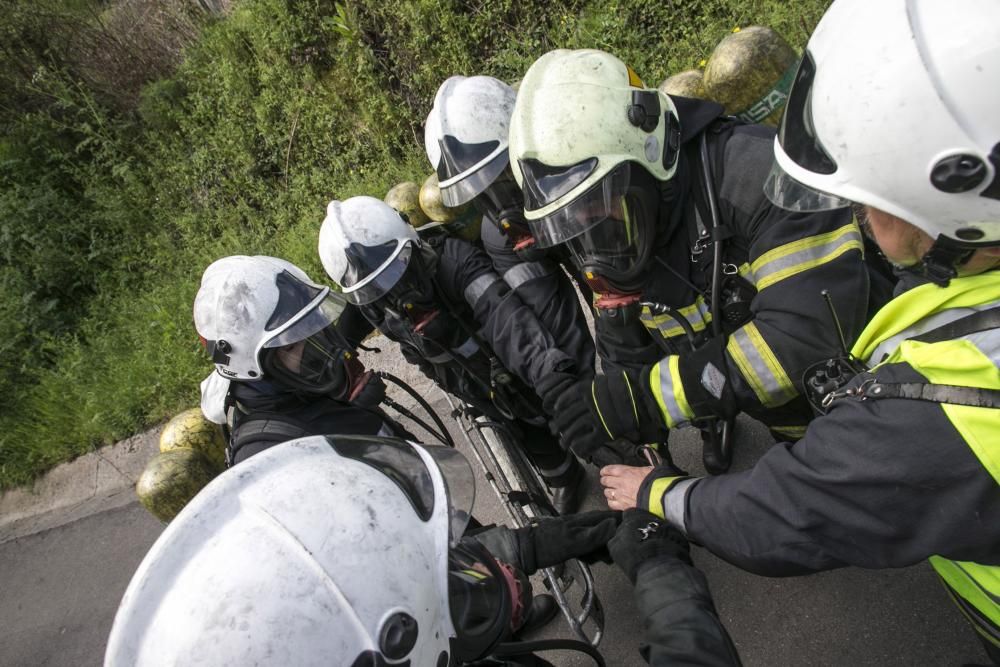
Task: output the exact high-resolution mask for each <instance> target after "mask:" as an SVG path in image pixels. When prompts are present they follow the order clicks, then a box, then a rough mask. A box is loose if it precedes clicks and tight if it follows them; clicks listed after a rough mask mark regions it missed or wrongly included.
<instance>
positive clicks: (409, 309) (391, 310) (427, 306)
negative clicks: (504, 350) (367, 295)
mask: <svg viewBox="0 0 1000 667" xmlns="http://www.w3.org/2000/svg"><path fill="white" fill-rule="evenodd" d="M404 253H405V255H406V258H405V261H406V264H405V266H404V267H402V269H401V270H399V271H396V270H393V274H394V275H395V276H396V279H395V282H394V283H393V284H391V285H389V284H388V281H382V282H383V285H384V286H385V287H386V291H385V292H384V294H382V295H381V296H380V297H379V298H378V299H376V300H375V301H374V302H373V303H372V304H371V306H372V307H374V308H375V309H376V310H378V311H380V314H381V315H382V316H383V317H385V318H390V319H393V320H396V321H398V322H402V323H404V324H405V325H406V326H407V327H408V328H409V329H410V330H411V331H412V332H413V333H415V334H417V335H418V336H420V337H422V338H426V339H428V340H431V341H434V342H435V343H437V344H438V345H440V346H442V347H444V348H445V349H448V350H450V349H451V348H453V347H456V346H457V345H459V344H460V343H461V341H462V340H464V337H465V336H464V335H463V330H462V328H461V326H459V324H458V322H456V321H455V318H454V317H453V316H452V314H451V313H450V312H449V311H448V309H447V308H443V307H442V304H441V302H440V300H439V299H438V296H437V291H436V289H435V286H434V271H435V268H436V264H437V255H436V254H435V252H434V251H433V250H432V249H431V248H429V247H427V246H416V245H414V244H412V243H409V244H408V246H407V248H405V249H404ZM404 253H400V256H402V255H403V254H404Z"/></svg>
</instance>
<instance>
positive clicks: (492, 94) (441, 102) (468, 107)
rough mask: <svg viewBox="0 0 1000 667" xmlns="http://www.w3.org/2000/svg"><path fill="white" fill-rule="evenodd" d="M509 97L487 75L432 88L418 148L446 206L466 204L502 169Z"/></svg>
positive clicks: (506, 88) (510, 105)
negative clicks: (431, 102) (434, 91)
mask: <svg viewBox="0 0 1000 667" xmlns="http://www.w3.org/2000/svg"><path fill="white" fill-rule="evenodd" d="M514 97H515V93H514V89H513V88H511V87H510V86H508V85H507V84H506V83H504V82H503V81H500V80H499V79H494V78H493V77H489V76H470V77H464V76H453V77H451V78H450V79H448V80H447V81H445V82H444V83H442V84H441V87H440V88H438V91H437V95H436V96H435V97H434V107H433V108H432V109H431V112H430V113H429V114H428V115H427V121H426V123H425V124H424V147H425V148H426V149H427V159H428V160H430V161H431V166H432V167H434V169H435V170H437V175H438V181H439V185H440V187H441V198H442V199H443V200H444V203H445V205H446V206H451V207H455V206H460V205H462V204H464V203H466V202H468V201H471V200H472V199H473V198H474V197H475V196H476V195H478V194H480V193H481V192H483V191H484V190H485V189H486V188H487V186H489V185H490V184H491V183H493V181H494V180H496V178H497V177H498V176H499V175H500V174H501V173H502V172H503V170H504V169H505V168H506V167H507V164H508V163H509V159H508V156H507V134H508V128H509V126H510V114H511V111H513V109H514Z"/></svg>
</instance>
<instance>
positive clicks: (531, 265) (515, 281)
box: [503, 262, 554, 290]
mask: <svg viewBox="0 0 1000 667" xmlns="http://www.w3.org/2000/svg"><path fill="white" fill-rule="evenodd" d="M553 268H554V267H553V265H552V264H550V263H549V262H524V263H522V264H515V265H514V266H512V267H510V268H509V269H507V270H506V271H505V272H504V274H503V281H504V282H505V283H507V285H509V286H510V288H511V289H513V290H516V289H517V288H518V287H520V286H521V285H523V284H524V283H526V282H528V281H529V280H535V279H536V278H544V277H545V276H547V275H549V274H550V273H552V269H553Z"/></svg>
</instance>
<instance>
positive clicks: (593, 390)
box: [590, 382, 615, 440]
mask: <svg viewBox="0 0 1000 667" xmlns="http://www.w3.org/2000/svg"><path fill="white" fill-rule="evenodd" d="M590 400H591V401H592V402H593V404H594V407H595V408H597V416H598V417H600V418H601V426H603V427H604V432H605V433H607V434H608V437H609V438H610V439H612V440H614V439H615V436H614V434H613V433H612V432H611V429H609V428H608V423H607V422H606V421H604V415H603V414H602V413H601V404H600V403H598V402H597V387H596V386H595V385H594V383H593V382H591V383H590Z"/></svg>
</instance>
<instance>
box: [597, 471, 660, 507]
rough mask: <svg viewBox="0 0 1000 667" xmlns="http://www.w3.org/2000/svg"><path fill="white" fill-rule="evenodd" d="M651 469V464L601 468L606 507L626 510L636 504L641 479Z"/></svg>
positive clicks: (644, 477)
mask: <svg viewBox="0 0 1000 667" xmlns="http://www.w3.org/2000/svg"><path fill="white" fill-rule="evenodd" d="M652 471H653V466H623V465H610V466H604V467H603V468H601V486H603V487H604V497H605V498H607V500H608V507H609V508H611V509H613V510H627V509H631V508H633V507H635V506H636V503H637V500H636V498H637V496H638V495H639V487H640V486H641V485H642V480H644V479H646V476H647V475H648V474H649V473H651V472H652Z"/></svg>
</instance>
